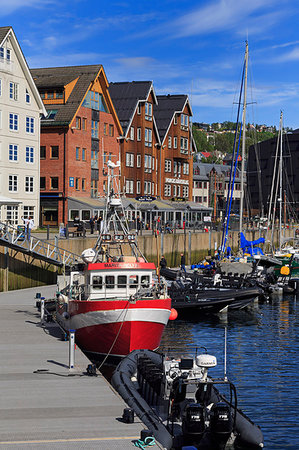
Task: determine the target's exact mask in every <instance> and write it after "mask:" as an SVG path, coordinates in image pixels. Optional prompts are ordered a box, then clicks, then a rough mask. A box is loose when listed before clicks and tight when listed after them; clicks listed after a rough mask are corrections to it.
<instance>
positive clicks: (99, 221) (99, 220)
mask: <svg viewBox="0 0 299 450" xmlns="http://www.w3.org/2000/svg"><path fill="white" fill-rule="evenodd" d="M102 221H103V218H102V216H101V214H100V215H99V217H98V220H97V229H98V234H100V233H101V231H102Z"/></svg>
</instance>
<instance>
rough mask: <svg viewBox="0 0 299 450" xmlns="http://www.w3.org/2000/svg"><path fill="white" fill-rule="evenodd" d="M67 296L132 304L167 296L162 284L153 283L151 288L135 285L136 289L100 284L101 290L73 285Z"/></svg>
mask: <svg viewBox="0 0 299 450" xmlns="http://www.w3.org/2000/svg"><path fill="white" fill-rule="evenodd" d="M67 291H68V292H67V295H68V296H69V297H70V298H72V299H74V300H99V298H102V299H103V300H112V299H120V298H121V299H124V300H126V299H127V300H130V301H132V302H134V301H137V300H143V299H144V300H146V299H149V298H157V297H158V298H159V297H164V296H166V295H167V286H166V284H165V283H164V282H160V283H155V284H154V285H153V286H142V287H140V286H139V285H137V286H136V287H134V286H132V285H129V284H123V285H121V286H117V287H116V288H114V289H112V288H111V286H110V285H109V284H108V283H102V284H101V288H97V287H95V286H93V285H90V284H79V283H75V284H73V285H72V286H69V287H68V288H67Z"/></svg>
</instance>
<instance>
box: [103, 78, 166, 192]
mask: <svg viewBox="0 0 299 450" xmlns="http://www.w3.org/2000/svg"><path fill="white" fill-rule="evenodd" d="M109 93H110V95H111V98H112V101H113V104H114V106H115V109H116V112H117V115H118V118H119V120H120V123H121V126H122V129H123V135H122V136H121V137H120V153H121V186H122V189H123V191H124V193H125V194H126V196H127V197H129V198H139V197H141V196H151V197H156V196H158V195H159V187H158V184H159V164H160V160H159V158H160V150H159V149H160V138H159V133H158V129H157V126H156V122H155V118H154V105H155V104H157V98H156V95H155V92H154V88H153V83H152V82H151V81H132V82H122V83H110V85H109Z"/></svg>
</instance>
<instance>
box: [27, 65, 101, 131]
mask: <svg viewBox="0 0 299 450" xmlns="http://www.w3.org/2000/svg"><path fill="white" fill-rule="evenodd" d="M101 69H102V65H101V64H97V65H90V66H67V67H47V68H41V69H31V73H32V76H33V79H34V81H35V84H36V86H37V87H38V89H39V90H42V89H46V88H55V87H56V88H57V87H61V88H63V87H64V86H66V85H67V84H69V83H71V82H72V81H75V80H77V81H76V84H75V87H74V88H73V90H72V92H71V94H70V96H69V98H68V99H67V101H66V103H65V104H55V103H51V104H50V105H47V108H48V109H55V110H57V114H56V116H55V119H54V121H53V120H51V122H50V123H49V125H55V124H70V123H71V121H72V119H73V118H74V115H75V114H76V111H77V110H78V108H79V106H80V104H81V103H82V101H83V99H84V97H85V95H86V93H87V91H88V89H89V87H90V85H91V83H92V82H93V81H94V80H95V79H96V77H97V75H98V74H99V72H100V70H101ZM46 122H47V121H43V125H46Z"/></svg>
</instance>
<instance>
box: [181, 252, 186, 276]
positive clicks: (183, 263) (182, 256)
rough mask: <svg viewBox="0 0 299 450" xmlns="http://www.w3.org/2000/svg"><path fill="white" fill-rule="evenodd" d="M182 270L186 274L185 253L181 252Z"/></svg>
mask: <svg viewBox="0 0 299 450" xmlns="http://www.w3.org/2000/svg"><path fill="white" fill-rule="evenodd" d="M181 270H182V271H184V272H185V274H186V258H185V255H184V253H181Z"/></svg>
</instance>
